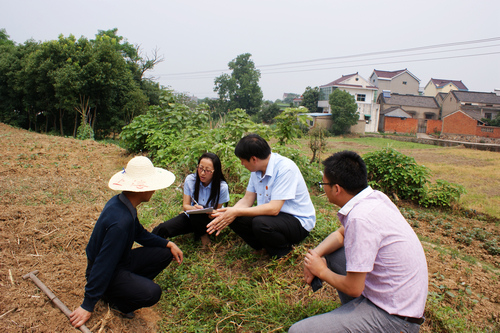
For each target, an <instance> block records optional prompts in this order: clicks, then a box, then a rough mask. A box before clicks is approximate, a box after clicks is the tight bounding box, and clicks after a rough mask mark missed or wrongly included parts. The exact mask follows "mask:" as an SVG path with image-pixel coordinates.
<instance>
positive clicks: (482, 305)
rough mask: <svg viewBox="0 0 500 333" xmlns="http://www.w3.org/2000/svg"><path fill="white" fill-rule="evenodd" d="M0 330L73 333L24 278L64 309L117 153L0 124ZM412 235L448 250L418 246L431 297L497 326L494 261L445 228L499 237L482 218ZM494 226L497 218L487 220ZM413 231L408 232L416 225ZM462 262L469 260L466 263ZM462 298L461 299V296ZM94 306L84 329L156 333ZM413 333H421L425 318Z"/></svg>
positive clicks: (75, 288)
mask: <svg viewBox="0 0 500 333" xmlns="http://www.w3.org/2000/svg"><path fill="white" fill-rule="evenodd" d="M0 140H1V141H0V142H1V143H0V145H1V148H0V156H1V163H0V190H1V195H2V199H1V206H0V259H1V260H0V331H1V332H74V331H75V330H74V329H73V328H72V327H71V326H70V324H69V322H68V320H67V318H66V317H65V315H64V314H63V313H62V312H61V311H60V310H59V309H58V308H57V307H55V306H53V305H52V304H51V302H50V301H49V300H48V298H47V296H46V295H45V294H44V293H43V292H41V291H40V290H39V288H37V287H36V286H35V284H34V283H33V282H32V281H31V280H29V279H28V280H24V279H23V275H25V274H27V273H29V272H32V271H35V270H38V271H39V273H38V277H39V278H40V279H41V281H42V282H43V283H45V284H46V285H47V287H49V288H50V289H51V290H52V291H53V292H54V294H55V295H56V296H57V297H58V298H59V299H60V300H61V301H62V302H63V303H65V304H66V306H67V307H68V308H69V309H71V310H73V309H74V308H76V307H77V306H79V305H80V303H81V301H82V298H83V291H84V285H85V279H84V271H85V267H86V257H85V252H84V250H85V246H86V244H87V241H88V238H89V237H90V234H91V231H92V228H93V224H94V222H95V221H96V219H97V218H98V216H99V213H100V211H101V209H102V208H103V206H104V204H105V203H106V201H107V200H108V199H109V198H110V197H111V196H112V195H113V194H114V192H113V191H111V190H110V189H108V188H107V181H108V179H109V177H110V176H111V175H112V174H113V173H114V172H116V171H118V170H120V169H121V167H123V166H125V164H126V162H127V161H128V159H129V157H128V156H126V155H125V152H124V151H123V150H121V149H120V148H117V147H116V146H113V145H104V144H99V143H96V142H93V141H78V140H73V139H69V138H61V137H53V136H46V135H41V134H36V133H31V132H27V131H24V130H18V129H13V128H11V127H9V126H6V125H4V124H0ZM405 209H406V211H407V212H409V213H408V214H409V215H410V216H409V219H410V220H411V221H412V222H411V223H414V227H415V230H416V232H417V233H418V234H419V235H422V236H425V237H427V238H428V239H429V240H433V241H439V242H440V244H442V245H443V246H445V247H446V248H448V249H449V250H448V251H443V250H440V249H438V248H437V247H436V246H435V245H431V244H430V243H431V242H425V241H424V248H425V250H426V254H427V259H428V264H429V282H430V291H431V292H444V291H448V292H451V294H452V295H455V296H451V295H450V297H449V299H448V302H449V304H450V305H453V306H454V307H455V308H456V307H457V304H455V303H456V302H465V303H467V302H470V303H471V304H464V305H463V306H464V307H465V308H467V309H471V310H470V312H468V313H466V314H464V317H465V318H467V319H468V320H470V321H471V322H474V323H475V324H476V325H477V326H478V327H484V328H485V331H486V330H487V329H488V328H490V329H491V327H500V325H499V322H500V291H499V285H500V283H499V281H498V276H499V272H498V271H499V268H500V259H499V258H500V256H498V255H496V256H494V255H490V254H488V252H487V251H486V250H485V249H484V248H482V247H481V246H480V244H479V242H478V241H477V240H474V241H473V242H472V244H471V245H469V246H465V245H463V244H462V243H459V242H456V241H455V240H454V238H453V235H452V234H450V230H457V229H458V228H459V227H463V228H468V229H472V228H476V227H479V228H483V229H484V230H486V231H488V232H490V233H491V234H493V235H496V236H497V237H498V231H497V230H498V226H495V221H492V220H491V219H487V218H486V219H483V220H482V221H478V220H477V219H475V218H467V217H463V218H457V217H454V216H451V217H443V221H442V224H439V225H438V226H437V227H436V225H435V224H433V223H431V222H432V221H433V220H435V218H433V217H432V216H420V215H418V214H417V215H415V216H411V214H412V211H413V210H412V208H411V207H406V208H405ZM496 222H498V221H496ZM415 224H416V225H415ZM466 255H467V256H470V257H473V258H475V260H470V259H468V257H465V256H466ZM461 295H465V297H460V296H461ZM107 312H108V309H107V307H106V306H105V305H104V303H102V302H99V303H98V306H97V308H96V312H95V313H94V314H93V316H92V317H91V319H90V321H89V322H88V323H87V327H88V328H89V329H91V330H92V331H93V332H155V331H156V324H155V323H156V321H157V320H158V319H159V318H160V315H159V314H158V313H157V312H156V308H155V307H153V308H150V309H142V310H139V311H137V313H136V318H135V319H133V320H127V319H123V318H121V317H119V316H116V315H115V314H113V313H109V314H108V313H107ZM426 314H427V318H428V321H427V323H426V324H424V325H423V327H422V331H427V332H430V331H431V330H430V328H429V327H430V326H429V325H430V324H431V323H432V320H433V318H432V314H431V313H427V312H426Z"/></svg>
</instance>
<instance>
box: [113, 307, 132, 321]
mask: <svg viewBox="0 0 500 333" xmlns="http://www.w3.org/2000/svg"><path fill="white" fill-rule="evenodd" d="M111 310H113V312H116V313H118V314H119V315H120V316H122V317H123V318H127V319H134V318H135V313H134V311H131V312H122V311H120V310H119V309H118V308H115V307H111Z"/></svg>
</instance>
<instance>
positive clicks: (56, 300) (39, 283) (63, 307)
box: [23, 270, 92, 333]
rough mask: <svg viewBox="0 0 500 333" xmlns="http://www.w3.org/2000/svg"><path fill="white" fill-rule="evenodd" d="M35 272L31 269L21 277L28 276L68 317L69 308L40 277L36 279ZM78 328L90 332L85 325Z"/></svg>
mask: <svg viewBox="0 0 500 333" xmlns="http://www.w3.org/2000/svg"><path fill="white" fill-rule="evenodd" d="M37 273H38V270H36V271H33V272H31V273H28V274H26V275H24V276H23V279H25V280H26V279H27V278H30V279H31V280H32V281H33V282H34V283H35V284H36V285H37V286H38V288H40V289H41V290H42V291H43V292H44V293H45V294H46V295H47V296H48V297H49V299H50V300H51V301H52V303H54V304H55V305H56V306H57V307H58V308H59V309H60V310H61V311H62V312H63V313H64V314H65V315H66V316H67V317H68V318H69V315H70V314H71V310H70V309H68V307H67V306H66V305H64V303H63V302H61V301H60V300H59V298H57V297H56V295H54V293H53V292H52V291H50V290H49V288H47V286H46V285H44V284H43V282H42V281H40V279H38V278H37V277H36V276H35V274H37ZM79 329H80V331H82V332H84V333H92V332H90V330H89V329H88V328H87V327H86V326H85V325H82V326H80V327H79Z"/></svg>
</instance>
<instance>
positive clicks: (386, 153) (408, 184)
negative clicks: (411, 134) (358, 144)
mask: <svg viewBox="0 0 500 333" xmlns="http://www.w3.org/2000/svg"><path fill="white" fill-rule="evenodd" d="M363 159H364V161H365V163H366V168H367V171H368V181H369V184H370V186H372V187H373V188H375V189H378V190H381V191H382V192H384V193H386V194H387V195H389V196H391V195H397V197H398V198H400V199H403V200H412V201H418V200H419V199H420V198H421V197H422V194H423V191H424V185H425V184H426V183H427V178H428V177H429V169H428V168H426V167H424V166H420V165H418V164H417V163H416V162H415V159H414V158H412V157H408V156H405V155H404V154H401V153H400V152H398V151H396V150H394V149H392V148H385V149H382V150H379V151H375V152H372V153H368V154H366V155H364V156H363Z"/></svg>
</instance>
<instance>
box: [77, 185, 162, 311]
mask: <svg viewBox="0 0 500 333" xmlns="http://www.w3.org/2000/svg"><path fill="white" fill-rule="evenodd" d="M134 241H135V242H137V243H139V244H141V245H142V246H149V247H166V246H167V244H168V240H166V239H164V238H162V237H159V236H157V235H153V234H151V233H150V232H148V231H147V230H146V229H144V227H143V226H142V225H141V223H140V222H139V219H138V218H137V210H136V209H135V208H134V207H133V206H132V204H131V203H130V201H129V200H128V198H127V197H126V196H125V195H124V194H123V193H121V194H119V195H116V196H114V197H113V198H111V199H110V200H109V201H108V202H107V203H106V206H104V209H103V210H102V212H101V215H100V216H99V219H98V220H97V222H96V224H95V226H94V231H92V235H91V236H90V240H89V243H88V245H87V249H86V253H87V258H88V267H87V274H88V276H87V285H86V286H85V298H84V300H83V304H82V308H83V309H85V310H87V311H90V312H92V311H93V310H94V306H95V305H96V303H97V301H99V299H100V298H101V297H102V295H103V294H104V292H105V291H106V289H107V288H108V286H109V284H110V282H111V280H112V279H113V277H114V274H115V272H116V269H117V268H118V267H121V266H126V265H127V264H128V263H129V262H130V251H131V250H132V245H133V244H134Z"/></svg>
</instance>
